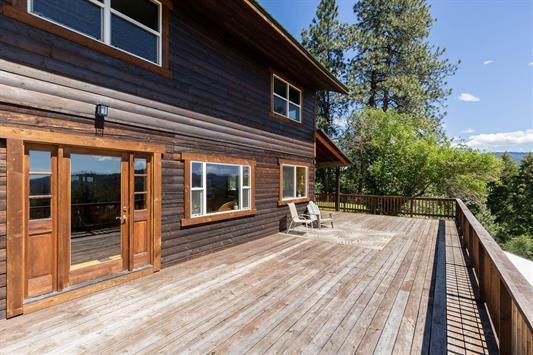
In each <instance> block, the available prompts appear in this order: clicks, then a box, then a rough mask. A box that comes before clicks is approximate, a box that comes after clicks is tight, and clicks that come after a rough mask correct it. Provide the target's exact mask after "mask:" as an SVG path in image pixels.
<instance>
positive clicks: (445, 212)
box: [316, 193, 456, 219]
mask: <svg viewBox="0 0 533 355" xmlns="http://www.w3.org/2000/svg"><path fill="white" fill-rule="evenodd" d="M316 200H317V204H318V205H319V206H320V207H322V208H325V209H327V208H338V210H339V211H345V212H360V213H370V214H380V215H389V216H409V217H430V218H449V219H454V218H455V214H456V213H455V207H456V202H455V199H453V198H437V197H425V196H421V197H406V196H389V195H359V194H340V196H339V203H338V204H334V202H335V201H336V196H335V194H334V193H318V194H316Z"/></svg>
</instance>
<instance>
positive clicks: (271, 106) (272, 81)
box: [269, 70, 303, 125]
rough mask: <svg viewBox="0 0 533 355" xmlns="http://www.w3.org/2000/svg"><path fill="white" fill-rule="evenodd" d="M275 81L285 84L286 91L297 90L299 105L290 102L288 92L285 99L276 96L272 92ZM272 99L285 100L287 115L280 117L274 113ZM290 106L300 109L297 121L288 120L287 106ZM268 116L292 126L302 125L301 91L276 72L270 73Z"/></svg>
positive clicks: (280, 115)
mask: <svg viewBox="0 0 533 355" xmlns="http://www.w3.org/2000/svg"><path fill="white" fill-rule="evenodd" d="M275 79H278V80H280V81H282V82H284V83H285V84H287V90H289V88H291V87H292V88H293V89H295V90H297V91H298V92H299V94H300V104H299V105H298V104H296V103H294V102H292V101H291V100H290V99H289V97H288V92H287V97H282V96H280V95H278V94H276V93H275V92H274V80H275ZM274 97H278V98H280V99H282V100H285V101H286V102H287V103H286V104H287V115H282V114H280V113H277V112H276V111H274ZM290 104H293V105H296V106H298V108H299V109H300V117H299V120H294V119H292V118H289V105H290ZM269 115H270V116H271V117H274V118H279V119H282V120H284V121H286V122H291V123H293V124H297V125H301V124H303V89H302V88H301V87H300V86H298V85H295V84H294V83H293V82H291V81H290V80H287V79H285V78H284V77H283V76H281V75H280V74H278V73H277V72H275V71H273V70H271V71H270V109H269Z"/></svg>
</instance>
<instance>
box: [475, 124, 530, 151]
mask: <svg viewBox="0 0 533 355" xmlns="http://www.w3.org/2000/svg"><path fill="white" fill-rule="evenodd" d="M466 144H467V145H468V146H470V147H472V148H478V149H483V150H492V151H497V150H511V149H515V150H521V151H531V150H532V148H533V129H527V130H525V131H514V132H500V133H485V134H476V135H474V136H471V137H470V138H469V139H468V140H467V141H466Z"/></svg>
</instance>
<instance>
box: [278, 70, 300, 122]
mask: <svg viewBox="0 0 533 355" xmlns="http://www.w3.org/2000/svg"><path fill="white" fill-rule="evenodd" d="M272 112H274V113H275V114H278V115H281V116H284V117H286V118H288V119H290V120H293V121H296V122H302V91H301V90H300V89H298V88H297V87H296V86H294V85H292V84H290V83H289V82H287V81H286V80H283V79H282V78H280V77H279V76H277V75H275V74H272Z"/></svg>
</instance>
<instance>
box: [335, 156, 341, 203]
mask: <svg viewBox="0 0 533 355" xmlns="http://www.w3.org/2000/svg"><path fill="white" fill-rule="evenodd" d="M335 182H336V184H335V211H337V212H339V210H340V206H341V168H340V167H339V166H338V167H337V169H335Z"/></svg>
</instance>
